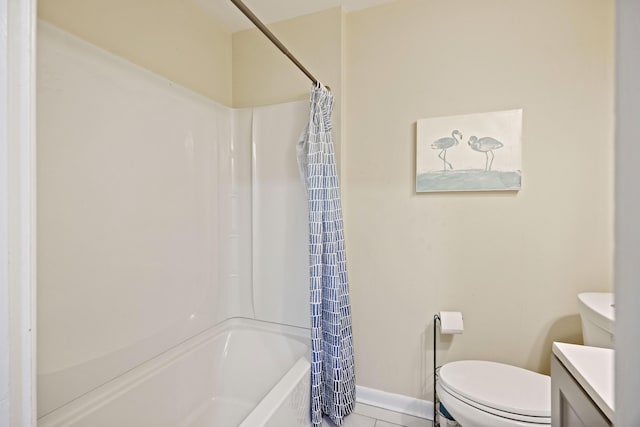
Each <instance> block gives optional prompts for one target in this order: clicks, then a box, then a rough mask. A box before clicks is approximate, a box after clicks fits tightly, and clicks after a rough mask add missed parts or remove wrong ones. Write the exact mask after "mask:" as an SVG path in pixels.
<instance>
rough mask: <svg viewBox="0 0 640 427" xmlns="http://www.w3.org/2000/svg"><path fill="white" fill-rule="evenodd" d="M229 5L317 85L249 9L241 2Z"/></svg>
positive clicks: (310, 75)
mask: <svg viewBox="0 0 640 427" xmlns="http://www.w3.org/2000/svg"><path fill="white" fill-rule="evenodd" d="M231 3H233V4H234V5H235V6H236V7H237V8H238V9H240V12H242V13H244V15H245V16H246V17H247V18H249V20H250V21H251V22H253V24H254V25H255V26H256V27H258V29H259V30H260V31H262V33H263V34H264V35H265V36H267V38H268V39H269V40H271V42H272V43H273V44H274V45H276V47H277V48H278V49H280V51H281V52H282V53H284V54H285V56H286V57H287V58H289V59H290V60H291V62H293V63H294V64H296V66H297V67H298V68H300V71H302V72H303V73H304V74H305V75H306V76H307V77H309V78H310V79H311V81H312V82H313V83H314V84H316V85H317V84H318V83H319V80H318V79H316V78H315V77H313V74H311V73H310V72H309V70H307V69H306V68H304V65H302V64H301V63H300V61H298V60H297V59H296V57H295V56H293V55H292V54H291V52H289V50H288V49H287V48H286V47H285V46H284V45H283V44H282V42H281V41H280V40H278V38H277V37H276V36H275V35H274V34H273V33H272V32H271V31H270V30H269V29H268V28H267V27H266V26H265V25H264V24H263V23H262V21H260V19H259V18H258V17H257V16H256V15H255V14H254V13H253V12H252V11H251V9H249V8H248V7H247V6H246V5H245V4H244V3H243V2H242V0H231ZM327 88H328V87H327Z"/></svg>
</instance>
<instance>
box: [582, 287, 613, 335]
mask: <svg viewBox="0 0 640 427" xmlns="http://www.w3.org/2000/svg"><path fill="white" fill-rule="evenodd" d="M578 310H579V311H580V319H581V321H582V338H583V341H584V344H585V345H589V346H592V347H605V348H613V325H614V323H615V313H614V304H613V294H612V293H610V292H585V293H582V294H578Z"/></svg>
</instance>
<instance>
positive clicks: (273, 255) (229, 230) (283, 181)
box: [38, 23, 309, 426]
mask: <svg viewBox="0 0 640 427" xmlns="http://www.w3.org/2000/svg"><path fill="white" fill-rule="evenodd" d="M307 119H308V102H306V101H305V102H297V103H289V104H281V105H277V106H268V107H260V108H251V109H240V110H233V109H229V108H226V107H224V106H221V105H219V104H216V103H214V102H212V101H210V100H208V99H206V98H204V97H201V96H199V95H196V94H194V93H192V92H189V91H188V90H185V89H183V88H181V87H179V86H177V85H175V84H174V83H172V82H170V81H168V80H165V79H163V78H160V77H158V76H156V75H154V74H152V73H150V72H148V71H146V70H144V69H141V68H139V67H137V66H135V65H132V64H130V63H128V62H126V61H124V60H123V59H121V58H119V57H116V56H113V55H111V54H109V53H107V52H105V51H102V50H100V49H98V48H96V47H95V46H92V45H89V44H87V43H86V42H84V41H81V40H79V39H77V38H75V37H73V36H70V35H68V34H66V33H64V32H62V31H60V30H58V29H56V28H54V27H52V26H50V25H47V24H44V23H40V24H39V38H38V228H39V230H38V272H39V277H38V322H39V323H38V416H39V417H40V423H41V425H43V426H53V425H56V426H57V425H73V426H80V425H89V424H90V425H100V424H96V422H97V421H96V418H92V417H96V416H98V418H99V419H102V420H103V421H102V423H103V424H104V423H106V424H104V425H112V424H109V423H110V422H112V421H113V420H116V419H117V418H109V416H116V417H117V416H122V412H121V411H120V409H118V408H119V406H118V404H117V402H118V399H117V396H119V395H120V394H121V393H125V389H126V390H128V391H127V392H130V393H131V394H128V395H127V396H129V398H131V399H144V401H140V402H139V405H137V404H136V405H132V406H137V407H139V408H144V406H145V405H149V404H151V405H162V403H161V402H163V401H164V400H163V399H169V400H171V399H174V398H175V397H176V396H173V397H172V396H171V392H172V390H166V388H167V387H168V384H171V382H169V383H166V382H163V381H164V380H163V379H162V378H161V377H157V378H156V379H153V378H151V377H150V376H151V375H152V373H157V374H158V375H165V377H166V378H172V375H173V376H175V378H178V377H180V378H183V377H185V376H186V377H188V376H189V375H195V376H194V378H196V377H203V376H204V377H205V378H208V379H209V381H208V382H207V383H206V384H202V385H201V387H200V386H198V387H195V386H194V387H195V388H197V389H198V390H200V391H201V393H200V394H198V395H196V396H191V395H190V396H189V398H188V399H187V398H185V399H186V400H188V401H189V402H190V403H189V402H186V400H185V403H184V405H183V406H182V407H180V410H179V411H178V413H176V414H177V415H176V414H174V415H175V416H176V417H178V418H180V420H179V422H178V423H177V424H176V422H173V421H172V423H170V424H169V423H168V422H169V421H168V420H169V419H171V418H169V417H167V418H165V422H167V424H166V425H167V426H170V425H171V426H173V425H185V426H187V425H199V424H197V422H199V421H198V419H201V418H198V416H197V414H198V413H199V412H198V411H201V413H202V414H208V415H207V416H212V417H214V418H211V419H212V420H216V421H215V425H216V426H217V425H220V426H225V425H229V426H232V425H233V426H235V425H237V424H238V420H242V419H244V418H245V416H249V417H250V416H251V413H252V411H254V410H260V411H266V412H259V414H258V415H255V413H254V415H253V416H254V417H259V418H261V419H263V420H265V421H264V422H265V425H269V424H268V423H269V421H268V420H269V418H268V417H265V415H264V414H266V413H268V414H278V413H279V412H277V408H289V409H290V410H291V408H293V410H295V411H299V410H300V408H303V407H305V405H306V408H305V410H306V409H308V387H304V386H303V387H300V386H297V385H296V384H290V383H288V381H290V380H291V379H292V378H293V379H296V381H297V380H300V381H304V380H306V381H308V375H305V374H304V372H307V373H308V351H306V350H305V348H306V347H305V346H306V345H308V333H307V332H308V329H307V328H308V327H309V307H308V301H309V291H308V281H309V279H308V270H307V266H308V264H307V263H308V256H307V223H306V220H307V217H306V200H305V190H304V187H303V184H302V182H301V180H300V177H299V172H298V167H297V164H296V155H295V145H296V142H297V139H298V136H299V134H300V131H301V130H302V128H303V127H304V125H305V123H306V120H307ZM283 325H284V326H283ZM273 334H276V335H279V336H280V338H277V339H276V338H273V337H274V335H273ZM305 334H306V335H305ZM239 337H242V338H239ZM265 340H268V341H270V342H272V341H277V342H279V343H280V345H279V346H276V348H275V349H269V350H267V347H264V346H263V345H262V344H261V343H263V342H264V341H265ZM233 343H236V344H233ZM237 343H240V344H237ZM232 344H233V345H232ZM269 348H270V347H269ZM238 349H243V350H242V351H244V353H242V351H240V350H238ZM239 351H240V353H238V352H239ZM263 352H264V353H263ZM256 353H260V354H261V355H264V357H263V358H262V359H264V360H261V361H260V363H261V364H256V365H255V366H254V367H255V368H257V369H259V372H262V371H265V370H266V371H269V370H273V371H274V372H279V373H280V374H281V375H280V376H279V377H278V378H273V379H270V380H269V381H266V383H264V384H262V385H258V384H255V386H254V387H255V389H254V390H253V392H254V393H253V394H252V396H251V398H249V397H246V396H245V397H246V399H245V397H243V396H239V395H236V394H234V393H236V392H235V391H234V390H233V388H228V389H226V391H224V392H222V393H223V394H222V395H220V394H219V391H220V389H216V390H217V391H216V392H215V393H214V392H213V391H212V390H213V388H215V387H214V386H215V385H216V384H218V383H219V382H222V383H224V382H225V381H227V382H228V383H229V384H232V383H237V384H241V383H245V384H248V383H247V381H249V383H250V384H254V383H253V382H252V381H253V380H254V378H255V377H256V376H259V375H257V374H256V375H251V374H250V371H251V369H250V367H251V365H252V363H251V360H252V359H253V357H254V356H255V354H256ZM207 355H209V356H207ZM269 355H274V356H273V357H271V356H269ZM212 359H215V360H219V361H220V362H219V363H220V365H217V366H214V367H212V366H211V364H210V363H208V364H207V363H199V362H197V361H198V360H201V361H202V360H212ZM243 359H247V360H244V361H243ZM270 361H271V362H273V365H269V364H268V363H269V362H270ZM242 363H245V364H244V365H243V364H242ZM265 363H266V365H265ZM224 364H227V365H228V364H231V365H233V366H235V367H236V368H237V367H239V366H240V367H241V368H240V369H237V371H238V375H241V377H237V378H231V379H229V378H226V377H223V376H222V374H221V373H220V372H221V371H220V369H221V366H223V365H224ZM246 364H248V365H246ZM227 365H225V366H227ZM276 366H277V369H276V368H275V367H276ZM174 369H175V371H174ZM181 369H182V371H181ZM184 369H188V371H184ZM198 372H199V373H200V374H201V375H198ZM292 372H293V373H292ZM242 375H244V377H242ZM225 378H226V379H225ZM285 378H286V380H285ZM154 381H156V382H154ZM283 381H284V383H283ZM267 383H268V384H267ZM145 384H147V385H148V384H152V385H153V384H165V385H166V387H155V386H151V388H149V390H156V391H157V394H156V395H154V394H153V393H151V394H149V393H148V392H147V391H146V389H145V388H144V387H145ZM183 385H184V386H185V387H186V388H189V384H183ZM125 386H126V387H125ZM272 386H273V390H272ZM114 387H115V388H114ZM118 387H120V388H118ZM122 387H125V388H122ZM127 387H128V388H127ZM136 387H141V388H136ZM302 389H304V393H306V396H304V395H303V396H296V397H291V399H289V400H287V398H286V397H285V396H284V395H279V396H278V397H277V398H276V397H274V395H273V393H274V392H275V393H281V392H282V393H284V391H285V390H287V391H288V392H291V391H293V390H298V391H299V390H302ZM141 390H142V391H141ZM179 390H180V388H179V387H176V389H175V393H179ZM154 393H155V392H154ZM216 393H218V394H216ZM224 393H230V394H229V395H224ZM250 394H251V393H250ZM96 396H99V397H100V398H99V399H97V398H96ZM221 396H222V397H221ZM229 396H231V397H229ZM96 399H97V400H96ZM154 399H155V400H154ZM216 399H217V402H221V401H224V400H225V399H227V400H229V399H230V400H234V399H235V400H234V401H235V402H236V403H237V404H238V405H240V406H241V407H243V408H244V409H243V411H241V412H234V411H232V410H230V409H229V408H230V407H227V408H226V409H225V407H224V406H221V407H220V408H223V409H215V408H218V407H217V406H216V405H213V406H210V407H207V408H209V409H206V410H205V409H203V408H204V407H205V406H206V404H205V402H207V401H209V400H216ZM243 399H245V400H243ZM262 399H264V400H262ZM305 399H306V400H305ZM127 401H129V402H131V400H127ZM134 401H135V400H134ZM260 401H262V403H260ZM265 402H266V403H265ZM285 402H289V403H288V404H285ZM292 402H293V403H292ZM305 402H306V403H305ZM84 404H86V405H88V406H86V405H85V406H82V405H84ZM203 405H204V406H203ZM269 405H271V406H269ZM292 405H293V406H292ZM296 405H297V406H296ZM265 407H267V408H266V409H265ZM254 408H255V409H254ZM209 410H210V411H209ZM180 411H182V412H180ZM202 411H204V412H202ZM207 411H209V412H207ZM229 411H230V412H234V413H235V415H234V416H231V417H229V418H225V417H226V415H225V414H227V413H230V412H229ZM82 414H83V415H82ZM108 414H110V415H108ZM81 415H82V416H81ZM84 416H86V418H83V417H84ZM131 416H132V417H135V414H132V415H131ZM216 416H220V417H222V418H215V417H216ZM205 418H206V417H205ZM285 418H286V419H291V423H292V424H291V425H308V424H305V422H308V419H307V420H306V421H301V420H304V417H302V418H300V417H290V416H287V417H285ZM130 419H131V420H133V419H134V418H130ZM225 420H226V421H225ZM123 422H124V424H123ZM131 422H132V424H131V425H134V424H135V422H134V421H131ZM159 422H160V421H159ZM298 422H302V424H296V423H298ZM278 423H279V424H278V425H284V424H282V423H281V421H279V422H278ZM118 425H127V424H126V422H125V421H122V419H121V420H120V421H118ZM154 425H164V424H154Z"/></svg>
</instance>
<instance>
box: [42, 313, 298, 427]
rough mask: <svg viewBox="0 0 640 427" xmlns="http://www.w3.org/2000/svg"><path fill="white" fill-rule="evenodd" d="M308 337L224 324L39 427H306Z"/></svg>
mask: <svg viewBox="0 0 640 427" xmlns="http://www.w3.org/2000/svg"><path fill="white" fill-rule="evenodd" d="M308 335H309V331H308V330H307V329H304V328H295V327H289V326H283V325H278V324H272V323H267V322H260V321H256V320H251V319H229V320H226V321H225V322H223V323H222V324H220V325H218V326H215V327H213V328H211V329H208V330H207V331H205V332H203V333H201V334H199V335H197V336H195V337H193V338H191V339H189V340H187V341H185V342H184V343H182V344H181V345H179V346H177V347H175V348H173V349H171V350H169V351H167V352H165V353H163V354H161V355H159V356H157V357H155V358H153V359H151V360H149V361H147V362H145V363H143V364H142V365H139V366H138V367H136V368H135V369H132V370H131V371H129V372H127V373H125V374H123V375H121V376H120V377H118V378H116V379H114V380H112V381H109V382H108V383H106V384H104V385H102V386H100V387H98V388H96V389H94V390H92V391H91V392H89V393H87V394H85V395H83V396H81V397H80V398H78V399H76V400H74V401H72V402H70V403H68V404H66V405H65V406H62V407H60V408H58V409H56V410H55V411H53V412H51V413H49V414H47V415H45V416H43V417H42V418H40V419H39V420H38V426H39V427H54V426H55V427H62V426H70V427H114V426H118V427H165V426H166V427H205V426H206V427H232V426H233V427H237V426H240V427H260V426H265V427H268V426H270V427H289V426H291V427H297V426H309V425H310V421H309V366H310V365H309V337H308Z"/></svg>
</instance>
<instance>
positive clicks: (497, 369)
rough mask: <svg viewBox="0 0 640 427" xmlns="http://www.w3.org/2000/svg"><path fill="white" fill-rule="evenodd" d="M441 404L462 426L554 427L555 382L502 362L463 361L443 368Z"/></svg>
mask: <svg viewBox="0 0 640 427" xmlns="http://www.w3.org/2000/svg"><path fill="white" fill-rule="evenodd" d="M438 377H439V381H438V382H437V385H436V390H437V393H438V397H439V398H440V402H442V404H443V405H444V407H445V408H446V409H447V411H448V412H449V413H450V414H451V415H452V416H453V417H454V418H455V419H456V421H457V422H458V423H460V425H461V426H462V427H518V426H519V427H525V426H526V427H542V426H550V425H551V379H550V377H548V376H547V375H542V374H538V373H536V372H532V371H528V370H526V369H522V368H518V367H516V366H510V365H505V364H502V363H496V362H488V361H479V360H461V361H458V362H450V363H447V364H446V365H444V366H442V367H441V368H440V372H439V375H438Z"/></svg>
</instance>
